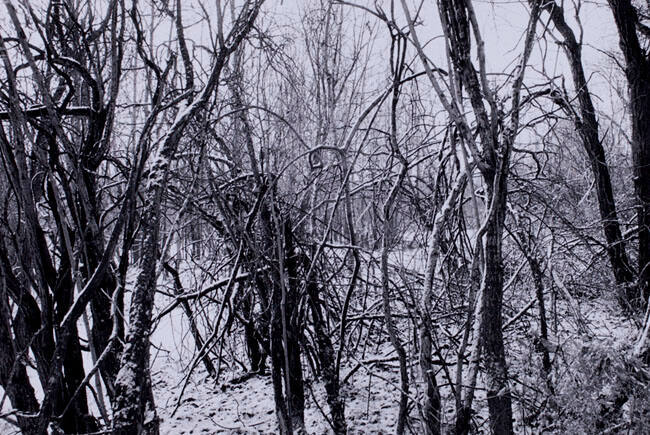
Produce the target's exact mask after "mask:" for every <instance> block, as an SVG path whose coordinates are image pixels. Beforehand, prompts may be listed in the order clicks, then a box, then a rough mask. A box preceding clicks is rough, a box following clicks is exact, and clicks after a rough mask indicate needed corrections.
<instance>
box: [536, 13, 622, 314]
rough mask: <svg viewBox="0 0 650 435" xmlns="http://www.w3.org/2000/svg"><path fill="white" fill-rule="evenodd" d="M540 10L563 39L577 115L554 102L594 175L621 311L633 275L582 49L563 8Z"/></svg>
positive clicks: (571, 109) (559, 101) (562, 103)
mask: <svg viewBox="0 0 650 435" xmlns="http://www.w3.org/2000/svg"><path fill="white" fill-rule="evenodd" d="M544 10H545V11H546V12H548V13H549V15H550V17H551V20H552V21H553V24H554V25H555V28H556V29H557V30H558V32H560V34H561V35H562V38H563V44H562V48H563V49H564V52H565V53H566V56H567V58H568V60H569V66H570V68H571V75H572V77H573V83H574V86H575V89H576V94H577V97H578V103H579V105H580V115H578V114H577V113H576V111H575V110H574V109H573V108H571V107H570V105H569V103H567V102H566V101H564V100H562V98H556V99H555V100H556V101H557V102H558V103H560V104H561V106H562V107H563V108H564V109H565V111H567V113H568V114H569V116H570V117H571V118H572V120H573V122H574V124H575V127H576V130H577V131H578V133H579V134H580V138H581V139H582V145H583V147H584V149H585V151H586V153H587V157H588V158H589V162H590V164H591V170H592V172H593V175H594V182H595V187H596V197H597V199H598V209H599V211H600V218H601V221H602V227H603V234H604V236H605V241H606V243H607V255H608V257H609V262H610V264H611V267H612V272H613V274H614V278H615V280H616V283H617V284H619V285H620V286H622V287H623V294H622V295H620V296H622V297H621V298H620V300H621V302H622V304H623V306H624V308H626V309H627V308H628V307H629V305H630V304H631V303H633V299H634V298H635V295H634V294H633V292H632V291H633V288H632V287H633V282H634V273H633V269H632V268H631V267H630V263H629V261H628V257H627V252H626V250H625V241H624V240H623V237H622V235H621V228H620V224H619V220H618V214H617V212H616V202H615V199H614V192H613V189H612V180H611V176H610V173H609V166H608V165H607V161H606V158H605V150H604V148H603V145H602V142H601V141H600V137H599V133H598V129H599V124H598V120H597V118H596V111H595V109H594V104H593V101H592V99H591V94H590V93H589V87H588V85H587V79H586V77H585V72H584V68H583V65H582V46H581V44H580V43H578V41H577V40H576V37H575V34H574V33H573V30H572V29H571V27H569V25H568V24H567V23H566V21H565V19H564V9H563V8H562V7H561V6H560V5H558V4H557V3H555V2H554V1H553V2H546V3H544Z"/></svg>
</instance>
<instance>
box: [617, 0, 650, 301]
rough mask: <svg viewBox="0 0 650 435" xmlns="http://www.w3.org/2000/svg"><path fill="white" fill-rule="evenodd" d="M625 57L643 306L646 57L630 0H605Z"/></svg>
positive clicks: (649, 150) (649, 227)
mask: <svg viewBox="0 0 650 435" xmlns="http://www.w3.org/2000/svg"><path fill="white" fill-rule="evenodd" d="M608 3H609V6H610V8H611V10H612V13H613V14H614V20H615V22H616V26H617V28H618V33H619V43H620V46H621V51H622V52H623V56H624V58H625V75H626V77H627V82H628V87H629V91H630V112H631V116H632V163H633V165H634V190H635V194H636V201H637V205H636V215H637V226H638V238H639V254H638V280H637V286H638V293H637V294H636V295H635V296H636V299H637V301H639V302H638V303H637V304H636V305H637V306H640V307H645V304H647V303H648V297H649V296H650V170H649V168H650V59H649V58H648V55H647V54H646V52H645V51H644V49H643V48H642V47H641V45H640V43H639V37H638V35H637V33H636V26H637V24H638V21H639V17H638V14H637V12H636V9H635V8H634V6H633V5H632V3H631V2H630V0H608Z"/></svg>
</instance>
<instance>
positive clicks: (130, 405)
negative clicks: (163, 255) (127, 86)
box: [113, 0, 263, 435]
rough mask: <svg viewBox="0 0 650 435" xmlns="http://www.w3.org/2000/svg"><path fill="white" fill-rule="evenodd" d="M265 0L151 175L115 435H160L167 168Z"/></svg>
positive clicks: (248, 7)
mask: <svg viewBox="0 0 650 435" xmlns="http://www.w3.org/2000/svg"><path fill="white" fill-rule="evenodd" d="M262 3H263V0H254V1H248V2H246V4H245V5H244V6H243V8H242V9H241V12H240V14H239V16H238V17H237V19H236V21H235V22H234V23H233V27H232V29H231V31H230V33H229V34H228V36H227V37H225V38H224V39H223V40H222V41H220V42H219V47H218V52H217V53H216V57H215V59H214V64H213V67H212V70H211V71H210V76H209V77H208V80H207V82H206V85H205V87H204V88H203V89H202V90H201V92H200V93H199V94H198V95H197V96H196V98H195V99H193V100H192V101H191V102H190V103H189V105H188V106H187V107H186V108H184V109H182V111H181V113H179V115H178V116H177V117H176V120H175V121H174V123H173V124H172V126H171V127H170V128H169V130H168V132H167V134H166V135H165V137H164V139H163V141H162V143H161V145H160V147H159V149H158V150H157V154H156V155H155V161H154V163H153V166H152V168H151V170H150V173H149V179H148V184H147V188H146V192H145V202H144V203H145V204H146V207H145V210H144V213H143V219H142V225H143V227H142V234H143V238H144V240H143V244H142V265H141V268H142V269H141V271H140V274H139V275H138V278H137V281H136V285H135V288H134V290H133V294H132V298H131V305H130V307H131V308H130V310H129V332H128V334H127V337H126V343H125V347H124V351H123V353H122V358H121V362H120V370H119V373H118V376H117V379H116V382H115V400H114V403H113V432H114V433H116V434H125V435H126V434H135V433H154V434H155V433H158V418H157V416H156V412H155V405H154V403H153V393H152V390H151V379H150V372H149V335H150V333H151V320H152V319H151V312H152V308H153V301H154V295H155V291H156V265H157V260H158V252H159V247H158V238H159V232H160V219H161V205H162V199H163V194H164V192H165V187H166V181H167V176H168V171H169V167H170V165H171V163H172V161H173V160H174V157H175V154H176V149H177V148H178V144H179V142H180V141H181V138H182V135H183V132H184V131H185V128H186V127H187V125H188V124H189V123H190V121H191V120H192V119H193V118H194V117H195V116H196V115H197V114H198V113H199V112H201V111H202V110H203V109H204V108H205V106H206V104H207V102H208V100H209V99H210V98H212V96H213V94H214V93H215V90H216V89H217V86H218V83H219V79H220V77H221V72H222V71H223V68H224V67H225V65H226V63H227V61H228V59H229V57H230V55H231V54H232V53H233V52H234V51H235V50H236V49H237V47H238V46H239V44H240V43H241V41H242V40H243V39H244V37H245V36H246V35H247V34H248V32H249V30H250V29H251V27H252V26H253V23H254V21H255V18H256V17H257V14H258V12H259V9H260V7H261V5H262ZM142 380H144V382H142Z"/></svg>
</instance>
